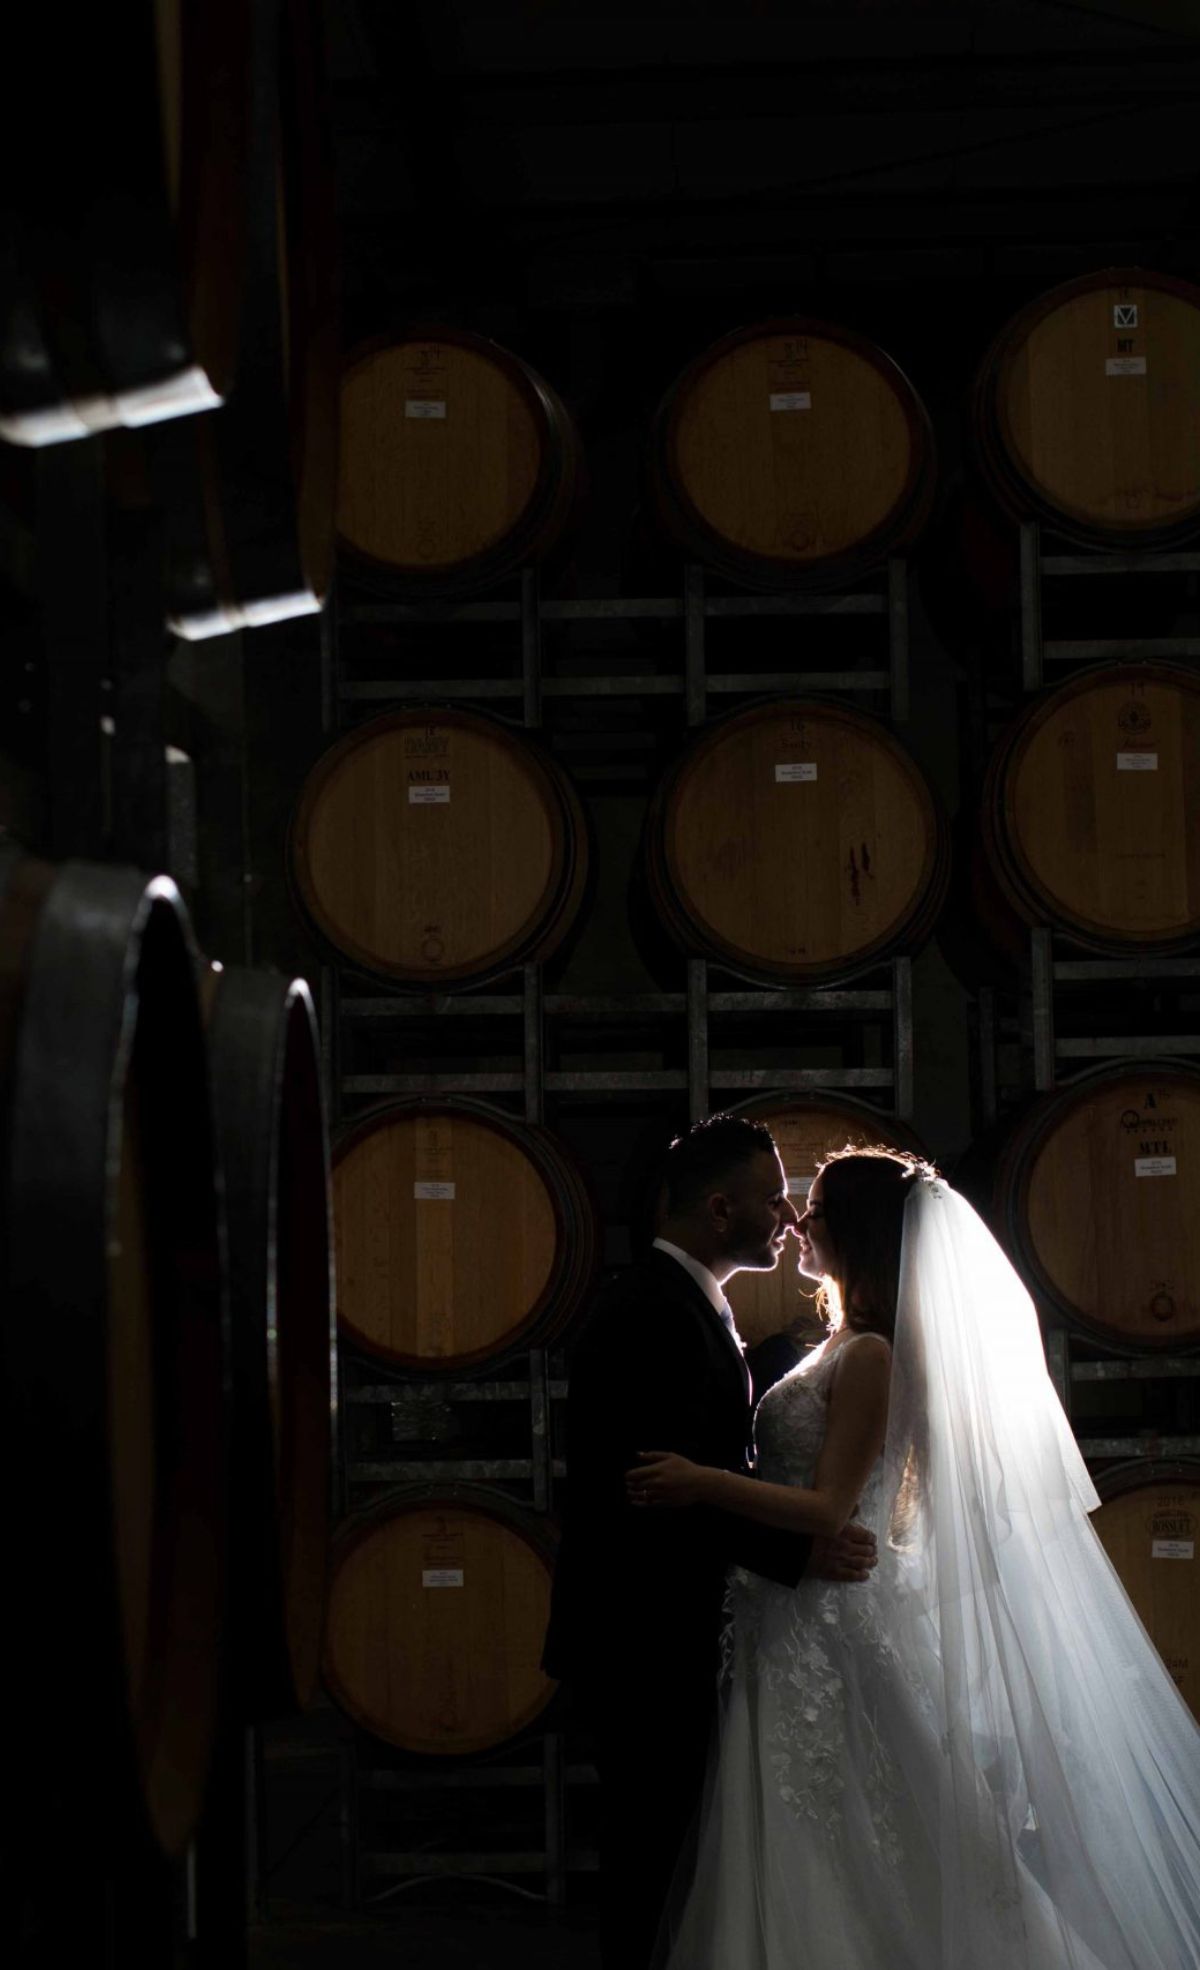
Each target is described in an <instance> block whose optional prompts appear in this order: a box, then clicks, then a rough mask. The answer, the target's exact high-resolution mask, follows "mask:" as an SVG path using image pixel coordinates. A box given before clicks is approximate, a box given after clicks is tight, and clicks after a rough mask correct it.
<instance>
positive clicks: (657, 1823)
mask: <svg viewBox="0 0 1200 1970" xmlns="http://www.w3.org/2000/svg"><path fill="white" fill-rule="evenodd" d="M666 1184H667V1216H666V1218H665V1220H664V1222H663V1225H662V1230H661V1232H660V1235H659V1236H658V1237H657V1238H656V1239H655V1241H654V1246H653V1249H652V1250H651V1252H650V1253H649V1254H648V1256H647V1258H646V1259H645V1260H644V1261H643V1262H642V1263H640V1264H638V1265H635V1266H633V1267H631V1268H630V1269H629V1270H628V1271H627V1272H625V1273H624V1274H621V1275H619V1276H618V1277H617V1278H616V1279H614V1280H613V1281H612V1282H610V1283H609V1285H608V1286H607V1287H606V1288H605V1289H604V1290H603V1291H602V1293H601V1295H600V1298H599V1300H598V1302H597V1304H596V1306H595V1308H594V1310H593V1313H592V1315H591V1318H590V1320H589V1322H588V1325H587V1327H586V1329H585V1331H584V1333H583V1335H582V1337H581V1339H580V1341H579V1344H578V1347H577V1348H576V1350H575V1353H574V1356H573V1359H572V1364H571V1385H570V1394H569V1398H568V1405H567V1465H568V1475H569V1493H568V1501H567V1508H566V1517H565V1524H564V1529H563V1538H562V1545H561V1547H560V1550H559V1557H558V1565H557V1568H556V1572H555V1580H554V1597H553V1603H552V1607H551V1615H550V1626H549V1631H548V1633H547V1637H546V1649H545V1656H544V1659H543V1661H544V1667H545V1669H546V1671H547V1673H548V1674H550V1675H552V1676H556V1677H561V1678H563V1679H565V1680H566V1681H567V1682H569V1683H570V1684H571V1686H572V1690H573V1695H574V1700H575V1705H576V1709H577V1712H578V1714H579V1716H580V1720H581V1722H583V1723H584V1724H585V1726H586V1727H587V1728H588V1729H590V1730H591V1732H592V1733H593V1734H594V1737H595V1745H596V1764H597V1767H598V1769H599V1773H600V1781H601V1854H600V1865H601V1913H600V1941H601V1955H602V1958H603V1961H604V1964H605V1970H642V1966H644V1965H646V1964H647V1963H648V1962H649V1959H650V1954H651V1950H652V1948H653V1945H654V1939H655V1934H656V1931H657V1928H658V1922H659V1918H660V1915H661V1913H662V1910H663V1905H664V1902H665V1900H666V1896H667V1891H668V1888H669V1886H670V1882H671V1876H672V1873H673V1870H674V1867H675V1863H676V1860H677V1858H678V1855H679V1852H680V1848H681V1845H682V1843H683V1840H684V1836H685V1834H686V1833H687V1830H688V1826H689V1823H690V1821H691V1819H692V1816H693V1814H694V1812H695V1810H696V1808H697V1807H698V1805H699V1803H700V1793H701V1788H702V1785H703V1780H704V1772H705V1763H706V1755H707V1750H708V1740H709V1733H710V1730H711V1727H712V1724H713V1721H714V1714H715V1695H716V1684H717V1674H718V1667H719V1642H720V1632H721V1620H722V1603H723V1598H724V1585H725V1573H726V1569H727V1568H728V1567H729V1566H731V1565H736V1566H744V1567H748V1568H750V1569H751V1570H752V1571H753V1572H755V1573H761V1574H765V1575H766V1577H767V1578H768V1579H770V1580H775V1581H778V1582H780V1583H782V1584H783V1585H785V1586H795V1584H796V1582H797V1581H798V1580H799V1579H800V1576H801V1574H803V1573H804V1572H805V1571H806V1569H808V1568H810V1566H811V1567H812V1568H813V1569H814V1570H815V1571H817V1572H819V1573H821V1574H822V1575H823V1576H825V1577H828V1578H830V1579H834V1580H865V1579H866V1577H867V1574H868V1572H869V1570H870V1568H871V1567H872V1566H873V1565H874V1563H875V1559H874V1540H873V1539H872V1537H871V1535H870V1534H869V1533H866V1532H863V1531H861V1530H859V1529H857V1528H855V1527H848V1528H847V1530H846V1532H845V1533H844V1534H843V1535H842V1537H841V1538H840V1539H838V1540H831V1541H823V1540H810V1539H807V1538H805V1537H803V1536H801V1535H800V1534H796V1533H784V1532H777V1531H774V1530H771V1529H769V1528H767V1527H765V1526H757V1525H754V1524H752V1523H750V1522H749V1521H747V1520H744V1519H737V1518H733V1517H731V1516H728V1515H726V1514H724V1513H720V1512H714V1511H710V1510H708V1509H707V1508H703V1507H699V1506H693V1507H690V1508H689V1509H688V1510H686V1511H680V1512H654V1511H643V1510H639V1509H638V1508H637V1507H636V1506H635V1505H632V1504H630V1503H629V1502H628V1500H627V1497H626V1489H625V1476H626V1472H627V1471H629V1470H630V1469H631V1468H632V1467H633V1466H634V1465H635V1464H636V1462H637V1453H638V1452H639V1450H675V1451H679V1452H680V1453H681V1454H682V1455H683V1456H685V1457H690V1458H692V1459H694V1460H695V1461H696V1462H697V1463H701V1464H716V1465H720V1466H722V1467H724V1468H725V1469H726V1470H731V1471H746V1470H748V1469H749V1468H750V1464H751V1461H752V1456H753V1452H752V1449H751V1437H752V1428H753V1425H752V1416H753V1391H752V1388H751V1384H750V1377H749V1373H748V1371H747V1369H746V1366H745V1363H744V1361H743V1359H742V1351H741V1346H740V1343H739V1341H738V1338H737V1332H736V1329H735V1327H734V1324H733V1315H732V1313H731V1312H730V1309H729V1305H728V1302H727V1301H726V1299H725V1295H724V1291H723V1287H724V1284H725V1282H726V1280H728V1279H729V1278H731V1277H732V1275H733V1274H734V1273H735V1272H738V1271H741V1270H743V1269H746V1268H749V1269H750V1270H752V1271H758V1272H768V1271H770V1270H771V1269H772V1268H773V1267H774V1266H776V1265H777V1264H778V1262H779V1258H780V1254H781V1253H782V1251H783V1248H784V1243H785V1241H786V1238H787V1234H788V1232H789V1231H790V1230H791V1229H792V1228H793V1227H794V1225H795V1224H796V1222H797V1213H796V1210H795V1208H794V1206H793V1205H792V1203H791V1202H790V1200H789V1198H788V1194H787V1179H786V1177H785V1175H784V1171H783V1165H782V1163H781V1161H780V1158H779V1153H778V1151H777V1149H776V1147H775V1143H774V1140H773V1138H772V1136H771V1133H770V1131H769V1129H767V1128H765V1127H764V1126H763V1124H762V1123H761V1122H755V1121H751V1120H750V1119H749V1118H747V1117H745V1116H738V1115H712V1116H710V1117H709V1118H708V1120H707V1121H705V1122H698V1123H697V1124H696V1126H695V1127H694V1128H692V1129H690V1130H689V1131H688V1133H687V1134H686V1135H683V1136H680V1137H679V1138H678V1139H677V1140H676V1141H675V1142H673V1143H672V1145H671V1148H670V1150H669V1152H668V1156H667V1166H666Z"/></svg>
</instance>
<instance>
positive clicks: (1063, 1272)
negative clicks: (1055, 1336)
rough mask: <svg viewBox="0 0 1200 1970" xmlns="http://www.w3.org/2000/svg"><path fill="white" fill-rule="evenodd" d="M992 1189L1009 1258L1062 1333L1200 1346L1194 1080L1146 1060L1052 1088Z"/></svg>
mask: <svg viewBox="0 0 1200 1970" xmlns="http://www.w3.org/2000/svg"><path fill="white" fill-rule="evenodd" d="M997 1185H998V1198H999V1202H1000V1210H1001V1213H1002V1217H1003V1222H1004V1224H1005V1226H1006V1230H1007V1234H1008V1238H1009V1243H1010V1249H1011V1250H1012V1251H1013V1253H1014V1255H1015V1256H1016V1257H1017V1258H1018V1260H1019V1262H1020V1263H1021V1265H1022V1267H1023V1269H1024V1271H1025V1272H1026V1275H1027V1277H1028V1278H1029V1280H1030V1283H1031V1285H1032V1287H1033V1290H1034V1292H1035V1294H1037V1295H1038V1296H1040V1297H1041V1298H1042V1299H1044V1300H1045V1301H1046V1302H1047V1303H1048V1304H1049V1305H1051V1306H1052V1307H1054V1308H1055V1309H1057V1311H1058V1312H1059V1313H1060V1314H1061V1315H1062V1317H1063V1318H1065V1319H1066V1320H1068V1321H1069V1322H1070V1323H1071V1324H1072V1325H1075V1326H1078V1327H1081V1328H1083V1329H1084V1330H1086V1331H1087V1332H1089V1333H1090V1334H1092V1335H1093V1336H1098V1337H1099V1338H1101V1339H1103V1340H1105V1341H1107V1342H1109V1343H1110V1344H1112V1343H1114V1342H1115V1343H1116V1344H1118V1345H1123V1346H1126V1347H1133V1348H1139V1349H1140V1348H1167V1347H1175V1348H1179V1347H1188V1346H1194V1345H1195V1344H1196V1343H1197V1342H1198V1341H1200V1075H1198V1074H1195V1073H1193V1072H1191V1071H1190V1070H1189V1069H1187V1068H1185V1067H1175V1066H1171V1065H1168V1064H1164V1063H1162V1062H1158V1061H1152V1062H1147V1063H1146V1065H1145V1067H1144V1068H1139V1067H1133V1066H1124V1065H1123V1066H1121V1067H1119V1068H1114V1069H1106V1070H1104V1071H1103V1072H1101V1073H1099V1074H1094V1075H1088V1076H1087V1077H1086V1079H1084V1080H1081V1081H1079V1082H1075V1083H1071V1084H1069V1085H1068V1086H1067V1087H1065V1088H1061V1089H1058V1090H1057V1091H1056V1092H1055V1093H1054V1094H1052V1095H1049V1096H1047V1097H1045V1098H1044V1099H1043V1100H1042V1101H1041V1102H1039V1103H1038V1104H1037V1106H1036V1107H1035V1108H1034V1109H1033V1110H1032V1111H1031V1113H1030V1115H1029V1116H1028V1117H1027V1118H1026V1119H1025V1121H1024V1122H1023V1123H1022V1124H1021V1126H1020V1127H1019V1128H1018V1130H1017V1132H1016V1134H1015V1136H1014V1138H1013V1140H1012V1141H1011V1143H1010V1144H1009V1147H1008V1149H1007V1151H1006V1153H1005V1156H1004V1158H1003V1160H1002V1163H1001V1166H1000V1170H999V1173H998V1178H997Z"/></svg>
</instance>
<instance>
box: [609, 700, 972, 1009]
mask: <svg viewBox="0 0 1200 1970" xmlns="http://www.w3.org/2000/svg"><path fill="white" fill-rule="evenodd" d="M645 866H646V876H647V887H648V890H649V894H650V897H651V900H652V901H653V903H654V905H655V906H656V908H657V910H658V911H659V913H660V915H661V917H662V919H663V921H664V923H665V924H666V926H667V928H668V930H669V931H670V932H671V934H672V936H673V937H674V938H675V940H676V942H678V943H679V944H681V945H682V946H683V947H684V949H686V950H689V951H692V952H694V953H695V954H697V955H700V956H706V957H709V958H711V959H713V960H715V961H717V962H719V963H724V964H726V965H728V966H729V967H730V968H731V969H733V970H736V971H739V972H742V973H745V974H746V975H747V976H750V977H754V978H758V979H762V980H764V981H765V982H767V983H778V984H783V983H795V984H802V983H815V982H817V981H819V980H823V979H832V978H839V977H846V976H848V975H849V974H851V973H852V972H854V971H856V970H862V969H865V968H869V966H870V965H871V964H873V963H876V962H878V961H879V960H880V959H881V958H882V957H884V956H885V955H887V954H889V953H892V952H895V951H900V950H912V949H914V948H915V947H916V946H917V945H919V944H920V943H921V942H922V941H923V940H924V939H925V937H926V936H927V935H928V934H929V932H930V930H931V929H932V927H933V923H934V920H935V918H936V916H937V912H938V910H939V908H940V907H941V903H942V899H943V897H944V895H945V890H946V884H947V881H948V878H949V847H948V834H947V829H946V824H945V821H944V818H943V815H942V812H941V808H940V805H939V803H938V801H937V799H936V797H935V796H934V794H933V791H932V789H931V788H930V786H929V784H928V782H927V781H926V780H925V778H924V776H923V774H922V773H921V771H920V768H919V767H918V766H917V764H916V762H915V761H914V760H913V759H912V757H911V756H910V755H909V754H908V753H907V752H906V751H905V750H904V748H903V747H902V746H901V745H900V744H899V743H898V741H897V740H896V739H894V738H893V737H892V735H891V733H890V732H889V731H888V730H887V728H886V726H884V725H882V724H881V723H880V722H879V721H878V720H876V719H873V718H869V717H867V716H865V715H864V714H863V713H861V712H857V711H853V710H850V709H849V708H848V707H846V706H843V705H837V704H832V703H830V704H826V703H822V702H820V701H819V700H817V699H811V698H784V699H777V700H773V701H771V702H769V703H763V704H759V705H755V706H752V707H751V708H750V709H749V710H746V711H740V712H737V713H735V714H733V715H732V716H731V717H728V718H722V719H717V720H714V721H713V723H711V724H710V725H708V726H706V727H704V728H703V730H702V731H701V732H700V734H699V735H698V737H696V738H695V739H694V740H693V742H692V743H691V745H690V746H689V747H688V749H687V750H686V751H685V752H684V753H683V755H682V756H681V758H680V759H678V760H677V761H676V763H675V765H674V766H673V767H672V768H671V769H670V770H669V771H668V773H667V775H666V776H665V778H664V779H663V781H662V782H661V783H660V785H659V788H658V790H657V792H656V794H655V796H654V799H653V802H652V804H651V808H650V812H649V816H648V820H647V827H646V841H645Z"/></svg>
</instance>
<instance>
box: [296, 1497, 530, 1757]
mask: <svg viewBox="0 0 1200 1970" xmlns="http://www.w3.org/2000/svg"><path fill="white" fill-rule="evenodd" d="M552 1569H553V1546H552V1544H551V1540H550V1536H549V1532H548V1529H547V1526H546V1522H545V1520H542V1519H537V1518H535V1517H534V1516H533V1515H532V1514H531V1513H529V1512H524V1511H522V1510H521V1509H520V1508H519V1507H518V1506H515V1505H513V1504H512V1503H511V1502H510V1501H509V1500H508V1499H507V1498H505V1497H503V1496H502V1495H500V1494H497V1493H493V1492H490V1491H483V1490H475V1489H469V1488H467V1487H463V1486H460V1487H454V1488H451V1489H447V1490H446V1491H444V1492H437V1491H430V1490H422V1491H419V1492H413V1493H410V1494H404V1493H400V1494H392V1495H391V1496H390V1497H389V1498H388V1499H387V1500H385V1501H384V1502H383V1504H381V1505H380V1506H379V1507H377V1508H376V1509H374V1510H373V1511H372V1513H371V1514H370V1515H369V1516H368V1517H367V1518H365V1519H364V1520H362V1521H360V1522H358V1523H354V1524H349V1525H347V1526H345V1527H343V1529H342V1531H341V1532H340V1533H339V1535H338V1539H337V1542H336V1545H335V1550H334V1564H333V1573H332V1578H331V1582H330V1591H329V1621H328V1628H327V1632H326V1641H325V1658H324V1673H325V1682H326V1685H327V1687H328V1689H329V1691H330V1694H331V1695H332V1696H333V1697H334V1698H335V1700H336V1701H337V1702H338V1703H339V1704H340V1705H341V1707H342V1708H343V1709H344V1710H346V1711H347V1712H348V1713H349V1715H350V1716H351V1717H353V1718H354V1720H355V1722H356V1723H358V1724H361V1725H362V1726H363V1728H364V1729H365V1730H368V1731H371V1732H372V1733H373V1734H374V1735H375V1736H376V1737H380V1738H384V1739H385V1740H386V1741H387V1742H388V1743H389V1744H394V1745H398V1746H399V1747H400V1748H401V1749H402V1750H404V1751H409V1752H421V1753H426V1754H434V1755H438V1756H446V1755H447V1754H450V1755H453V1754H463V1753H478V1752H480V1751H486V1750H489V1749H490V1748H491V1747H492V1746H493V1745H497V1744H502V1743H504V1741H505V1740H506V1739H508V1738H510V1737H514V1736H516V1735H517V1733H518V1732H520V1731H522V1730H524V1729H525V1728H526V1727H527V1726H528V1725H530V1724H532V1723H533V1722H534V1721H535V1719H536V1718H537V1717H538V1716H539V1715H540V1714H541V1712H542V1711H543V1710H544V1709H545V1707H546V1705H547V1703H548V1702H549V1701H550V1699H551V1697H552V1696H553V1695H554V1692H555V1688H556V1685H555V1684H554V1683H553V1682H552V1681H551V1680H550V1678H549V1677H548V1676H546V1675H544V1674H543V1672H542V1669H541V1667H540V1659H541V1652H542V1642H543V1640H544V1637H545V1630H546V1621H547V1617H548V1615H549V1612H550V1582H551V1575H552Z"/></svg>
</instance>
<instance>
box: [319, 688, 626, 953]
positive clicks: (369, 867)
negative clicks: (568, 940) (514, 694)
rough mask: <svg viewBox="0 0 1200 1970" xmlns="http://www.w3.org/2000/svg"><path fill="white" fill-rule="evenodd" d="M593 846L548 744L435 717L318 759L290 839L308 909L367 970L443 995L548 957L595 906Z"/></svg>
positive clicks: (352, 740)
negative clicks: (589, 890) (591, 899)
mask: <svg viewBox="0 0 1200 1970" xmlns="http://www.w3.org/2000/svg"><path fill="white" fill-rule="evenodd" d="M587 863H588V842H587V827H586V823H585V821H584V817H583V810H582V808H581V806H580V804H579V801H578V799H577V797H576V795H575V792H574V790H573V788H572V787H571V785H570V782H569V781H568V780H567V778H566V775H565V774H564V773H563V772H562V771H561V769H560V768H559V767H558V766H557V765H556V764H555V762H554V761H553V760H552V759H551V757H550V755H549V754H548V753H546V752H544V751H543V750H542V749H541V747H540V746H538V745H537V744H536V743H535V742H534V741H532V740H530V739H529V738H527V737H525V736H524V734H522V733H519V732H518V731H516V730H515V729H513V728H512V727H510V726H506V725H502V724H501V723H500V722H499V721H498V720H496V719H491V718H484V717H481V716H479V715H478V714H477V713H474V712H466V711H457V710H454V711H452V710H448V709H445V708H442V707H438V706H429V707H424V708H420V709H414V710H412V711H397V712H391V713H388V714H385V715H384V716H383V717H382V718H376V719H372V720H370V721H369V722H368V723H367V724H365V725H360V726H359V727H358V728H357V729H356V730H355V731H353V732H351V733H349V734H348V735H347V737H346V738H344V739H342V740H341V741H340V743H339V744H337V745H335V746H334V747H332V748H331V750H330V751H329V752H327V753H325V754H324V756H323V757H322V758H321V759H320V760H318V762H317V764H316V766H315V767H314V768H313V770H312V772H311V773H310V774H309V776H308V779H307V781H306V782H305V785H304V788H303V791H302V793H301V796H300V800H299V803H298V806H297V810H296V815H295V819H294V821H293V824H292V831H291V868H292V874H293V879H294V883H295V886H296V889H297V892H298V894H299V897H300V900H301V902H302V903H303V905H304V906H305V908H306V909H307V911H308V914H309V916H310V917H311V918H312V921H313V923H314V924H315V925H316V927H317V929H318V930H319V931H320V932H321V933H322V934H323V935H324V937H326V938H327V939H328V941H329V942H330V943H331V944H332V945H334V946H335V947H336V949H337V950H338V951H340V952H342V953H343V954H344V955H345V956H346V957H347V958H349V959H350V960H351V961H352V962H353V963H354V964H357V965H360V966H362V967H363V968H364V969H365V970H367V971H371V972H376V973H379V974H381V975H382V976H383V977H385V978H387V979H389V980H392V981H399V982H400V983H402V984H404V985H407V986H410V987H414V988H424V989H426V990H428V989H429V988H431V987H434V988H437V989H439V990H441V989H444V988H445V987H447V986H461V985H470V984H478V983H480V982H481V981H482V980H484V979H486V978H490V977H495V976H497V975H499V974H501V973H503V972H505V971H511V970H512V969H513V967H514V966H515V965H519V964H522V963H525V962H527V961H529V960H532V959H534V958H544V957H546V956H548V955H549V954H550V952H551V951H553V950H554V949H555V948H556V946H557V945H558V944H559V943H560V942H561V940H562V938H563V937H564V936H565V935H566V933H567V931H568V929H569V928H570V926H571V924H572V922H573V920H574V918H575V915H576V913H577V911H578V909H579V906H580V903H581V901H582V898H583V890H584V883H585V879H586V875H587Z"/></svg>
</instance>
